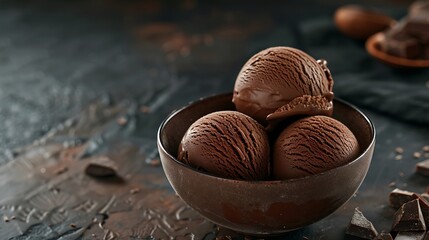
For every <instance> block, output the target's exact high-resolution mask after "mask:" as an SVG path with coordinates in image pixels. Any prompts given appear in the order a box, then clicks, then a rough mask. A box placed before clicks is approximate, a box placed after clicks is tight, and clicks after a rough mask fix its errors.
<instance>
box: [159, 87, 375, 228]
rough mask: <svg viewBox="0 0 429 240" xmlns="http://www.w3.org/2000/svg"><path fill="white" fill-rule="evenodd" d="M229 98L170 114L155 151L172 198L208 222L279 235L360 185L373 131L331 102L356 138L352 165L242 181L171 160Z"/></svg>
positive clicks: (323, 212)
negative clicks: (190, 132)
mask: <svg viewBox="0 0 429 240" xmlns="http://www.w3.org/2000/svg"><path fill="white" fill-rule="evenodd" d="M231 99H232V94H223V95H217V96H213V97H209V98H205V99H201V100H198V101H196V102H194V103H191V104H189V105H188V106H186V107H184V108H182V109H180V110H177V111H175V112H174V113H172V114H171V115H170V116H169V117H167V119H166V120H165V121H164V122H163V123H162V124H161V126H160V128H159V131H158V139H157V141H158V150H159V153H160V157H161V161H162V166H163V168H164V171H165V174H166V175H167V178H168V180H169V182H170V184H171V185H172V186H173V188H174V190H175V191H176V193H177V194H178V195H179V196H180V197H181V198H182V200H183V201H185V202H186V203H187V204H188V205H189V206H191V207H192V208H193V209H195V210H196V211H198V212H199V213H200V214H201V215H202V216H204V217H206V218H207V219H209V220H211V221H212V222H214V223H216V224H218V225H220V226H223V227H226V228H229V229H232V230H235V231H238V232H242V233H246V234H252V235H278V234H281V233H284V232H288V231H291V230H294V229H298V228H301V227H304V226H306V225H309V224H311V223H314V222H316V221H318V220H320V219H322V218H324V217H326V216H328V215H329V214H331V213H333V212H334V211H335V210H336V209H338V208H339V207H340V206H342V205H343V204H344V203H345V202H347V200H348V199H350V197H351V196H352V195H353V194H354V193H355V192H356V190H357V189H358V188H359V186H360V184H361V183H362V181H363V179H364V177H365V175H366V173H367V171H368V167H369V165H370V162H371V157H372V153H373V150H374V144H375V130H374V126H373V124H372V123H371V122H370V120H369V119H368V118H367V117H366V116H365V115H364V114H363V113H362V112H360V111H359V110H357V109H356V108H355V107H353V106H351V105H349V104H348V103H346V102H344V101H341V100H337V99H336V100H334V118H336V119H338V120H339V121H341V122H342V123H344V124H345V125H346V126H348V127H349V128H350V129H351V130H352V132H353V133H354V134H355V135H356V137H357V139H358V141H359V144H360V146H361V153H360V155H359V157H357V158H356V159H355V160H353V161H352V162H350V163H348V164H346V165H344V166H341V167H338V168H335V169H332V170H329V171H326V172H323V173H320V174H316V175H312V176H307V177H303V178H298V179H291V180H273V181H244V180H231V179H225V178H220V177H216V176H213V175H210V174H207V173H203V172H200V171H198V170H195V169H193V168H191V167H188V166H187V165H185V164H183V163H181V162H179V161H178V160H177V159H176V154H177V149H178V146H179V143H180V141H181V138H182V136H183V134H184V133H185V131H186V130H187V129H188V127H189V126H190V125H191V124H192V123H193V122H194V121H195V120H197V119H198V118H200V117H202V116H204V115H206V114H208V113H211V112H215V111H220V110H233V109H234V105H233V104H232V102H231Z"/></svg>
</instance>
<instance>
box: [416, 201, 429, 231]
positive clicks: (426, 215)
mask: <svg viewBox="0 0 429 240" xmlns="http://www.w3.org/2000/svg"><path fill="white" fill-rule="evenodd" d="M413 196H414V197H415V198H416V199H418V200H419V204H420V210H421V211H422V214H423V219H424V220H425V224H426V226H429V202H428V201H427V200H426V199H425V198H423V197H422V196H421V195H418V194H413Z"/></svg>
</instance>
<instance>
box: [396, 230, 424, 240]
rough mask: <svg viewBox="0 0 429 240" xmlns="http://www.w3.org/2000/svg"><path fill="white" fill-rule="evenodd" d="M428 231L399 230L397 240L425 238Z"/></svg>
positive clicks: (419, 239) (421, 239)
mask: <svg viewBox="0 0 429 240" xmlns="http://www.w3.org/2000/svg"><path fill="white" fill-rule="evenodd" d="M425 235H426V232H425V231H420V232H399V233H398V235H396V237H395V240H424V239H425Z"/></svg>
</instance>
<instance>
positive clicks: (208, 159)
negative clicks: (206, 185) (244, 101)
mask: <svg viewBox="0 0 429 240" xmlns="http://www.w3.org/2000/svg"><path fill="white" fill-rule="evenodd" d="M178 159H179V160H180V161H182V162H184V163H186V164H188V165H190V166H192V167H194V168H197V169H199V170H202V171H205V172H209V173H212V174H214V175H216V176H219V177H224V178H231V179H245V180H263V179H266V178H268V176H269V174H270V147H269V142H268V136H267V134H266V132H265V130H264V128H263V127H262V126H261V125H260V124H259V123H257V122H256V121H255V120H253V119H252V118H250V117H249V116H246V115H245V114H243V113H240V112H236V111H220V112H214V113H210V114H208V115H206V116H204V117H202V118H200V119H198V120H197V121H196V122H194V123H193V124H192V125H191V126H190V127H189V129H188V131H187V132H186V133H185V135H184V136H183V139H182V141H181V143H180V146H179V153H178Z"/></svg>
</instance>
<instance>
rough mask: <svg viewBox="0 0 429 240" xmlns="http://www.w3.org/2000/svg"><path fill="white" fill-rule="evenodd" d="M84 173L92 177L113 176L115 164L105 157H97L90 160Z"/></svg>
mask: <svg viewBox="0 0 429 240" xmlns="http://www.w3.org/2000/svg"><path fill="white" fill-rule="evenodd" d="M85 173H86V174H88V175H90V176H93V177H113V176H115V175H116V165H115V163H114V162H113V161H112V160H110V159H109V158H107V157H97V158H94V159H91V160H90V162H89V163H88V165H87V166H86V168H85Z"/></svg>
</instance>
